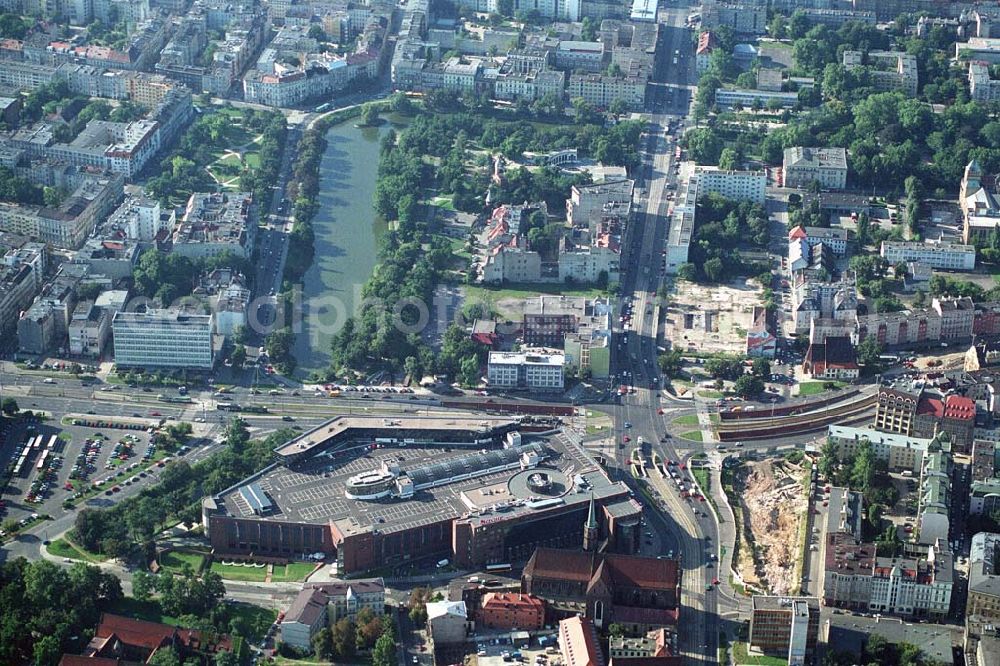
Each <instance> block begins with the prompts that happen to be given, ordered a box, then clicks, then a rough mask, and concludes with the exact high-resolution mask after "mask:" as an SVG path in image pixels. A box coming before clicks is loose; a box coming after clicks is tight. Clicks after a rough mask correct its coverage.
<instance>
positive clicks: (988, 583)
mask: <svg viewBox="0 0 1000 666" xmlns="http://www.w3.org/2000/svg"><path fill="white" fill-rule="evenodd" d="M965 616H966V617H970V618H971V617H973V616H977V617H980V618H982V619H984V620H988V621H991V623H992V624H997V623H1000V534H994V533H991V532H980V533H979V534H976V535H975V536H973V537H972V542H971V544H970V546H969V596H968V600H967V601H966V605H965ZM984 666H985V665H984Z"/></svg>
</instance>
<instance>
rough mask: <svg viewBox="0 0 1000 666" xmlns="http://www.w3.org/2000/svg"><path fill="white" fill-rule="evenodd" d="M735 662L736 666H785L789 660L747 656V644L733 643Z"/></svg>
mask: <svg viewBox="0 0 1000 666" xmlns="http://www.w3.org/2000/svg"><path fill="white" fill-rule="evenodd" d="M733 661H734V662H735V663H736V666H742V665H743V664H750V665H751V666H783V665H784V664H787V663H788V660H787V659H781V658H780V657H770V656H750V655H749V654H747V644H746V643H744V642H742V641H740V642H736V643H733Z"/></svg>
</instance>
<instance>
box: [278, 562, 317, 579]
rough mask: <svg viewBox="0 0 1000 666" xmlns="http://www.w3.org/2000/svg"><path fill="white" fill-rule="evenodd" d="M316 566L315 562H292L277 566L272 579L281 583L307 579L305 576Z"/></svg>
mask: <svg viewBox="0 0 1000 666" xmlns="http://www.w3.org/2000/svg"><path fill="white" fill-rule="evenodd" d="M315 568H316V565H315V564H311V563H309V562H292V563H290V564H288V565H286V566H284V567H281V566H275V567H274V574H273V575H272V576H271V580H273V581H275V582H279V583H292V582H296V581H300V580H305V577H306V576H308V575H309V574H311V573H312V571H313V569H315Z"/></svg>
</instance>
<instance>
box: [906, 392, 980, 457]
mask: <svg viewBox="0 0 1000 666" xmlns="http://www.w3.org/2000/svg"><path fill="white" fill-rule="evenodd" d="M975 427H976V403H975V401H974V400H972V399H971V398H966V397H965V396H961V395H949V396H942V395H936V394H933V393H932V394H923V395H922V396H921V397H920V400H919V402H918V403H917V409H916V415H915V416H914V419H913V432H914V434H915V435H917V436H919V437H934V436H935V435H938V434H941V433H946V434H947V435H948V438H949V439H950V440H951V446H952V451H953V452H957V453H968V452H969V451H971V450H972V437H973V433H974V431H975Z"/></svg>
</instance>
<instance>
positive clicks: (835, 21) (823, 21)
mask: <svg viewBox="0 0 1000 666" xmlns="http://www.w3.org/2000/svg"><path fill="white" fill-rule="evenodd" d="M795 11H801V12H802V13H803V14H804V15H805V17H806V20H808V21H809V23H811V24H813V25H828V26H830V27H831V28H833V29H834V30H836V29H837V28H839V27H840V26H842V25H844V24H845V23H854V22H857V23H864V24H865V25H870V26H874V25H875V24H876V22H877V21H878V19H877V18H876V17H875V12H866V11H855V10H853V9H827V8H819V7H801V8H799V7H796V9H795Z"/></svg>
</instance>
